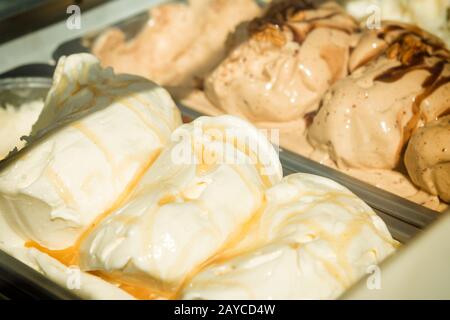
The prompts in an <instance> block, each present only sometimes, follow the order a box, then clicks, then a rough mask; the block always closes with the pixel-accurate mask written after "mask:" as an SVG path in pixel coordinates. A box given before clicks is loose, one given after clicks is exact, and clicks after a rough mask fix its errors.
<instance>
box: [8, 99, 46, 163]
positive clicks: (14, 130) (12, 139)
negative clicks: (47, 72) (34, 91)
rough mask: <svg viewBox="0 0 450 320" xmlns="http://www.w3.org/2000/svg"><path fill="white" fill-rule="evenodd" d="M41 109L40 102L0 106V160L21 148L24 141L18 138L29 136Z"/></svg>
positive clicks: (42, 103)
mask: <svg viewBox="0 0 450 320" xmlns="http://www.w3.org/2000/svg"><path fill="white" fill-rule="evenodd" d="M43 107H44V102H43V101H40V100H34V101H30V102H26V103H24V104H22V105H20V106H13V105H11V104H6V105H5V106H4V107H1V106H0V160H2V159H4V158H6V156H7V155H8V154H9V153H10V152H11V151H13V150H14V149H15V148H17V149H22V148H23V146H24V145H25V141H24V140H21V139H20V138H22V137H23V136H27V135H29V134H30V132H31V128H32V126H33V124H34V123H35V122H36V121H37V119H38V117H39V115H40V113H41V111H42V108H43Z"/></svg>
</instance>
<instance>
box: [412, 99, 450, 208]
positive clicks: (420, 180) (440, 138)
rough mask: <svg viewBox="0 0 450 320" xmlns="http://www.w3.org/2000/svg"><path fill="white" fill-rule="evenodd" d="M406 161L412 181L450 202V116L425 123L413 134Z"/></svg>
mask: <svg viewBox="0 0 450 320" xmlns="http://www.w3.org/2000/svg"><path fill="white" fill-rule="evenodd" d="M449 111H450V108H449ZM405 165H406V169H407V170H408V173H409V176H410V177H411V180H412V181H414V183H415V184H417V185H418V186H420V187H421V188H423V189H424V190H427V191H428V192H429V193H431V194H434V195H438V196H439V197H440V198H441V199H442V200H444V201H446V202H450V116H445V117H442V118H440V119H439V120H436V121H433V122H430V123H427V124H426V125H425V126H424V127H421V128H419V129H418V130H417V131H416V132H415V133H414V134H413V136H412V138H411V140H410V141H409V143H408V148H407V149H406V153H405Z"/></svg>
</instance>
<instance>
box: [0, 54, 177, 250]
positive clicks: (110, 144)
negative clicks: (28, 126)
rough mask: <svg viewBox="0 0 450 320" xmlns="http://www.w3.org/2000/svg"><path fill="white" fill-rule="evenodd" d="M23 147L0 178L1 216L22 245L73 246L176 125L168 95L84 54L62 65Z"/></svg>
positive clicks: (116, 199)
mask: <svg viewBox="0 0 450 320" xmlns="http://www.w3.org/2000/svg"><path fill="white" fill-rule="evenodd" d="M53 80H54V82H53V86H52V88H51V89H50V91H49V94H48V96H47V99H46V101H45V106H44V109H43V111H42V113H41V115H40V117H39V119H38V121H37V122H36V124H35V125H34V126H33V129H32V133H31V135H30V137H28V139H27V140H28V142H27V146H26V147H25V149H23V150H22V151H21V152H19V153H16V154H15V155H14V156H12V157H10V158H8V162H6V163H3V164H2V170H1V171H0V210H1V212H2V213H3V214H4V215H5V219H6V221H7V222H8V223H9V224H11V226H12V228H13V229H14V230H15V231H16V232H17V233H19V234H20V235H21V236H22V237H23V238H24V239H28V240H31V241H33V242H34V243H35V244H36V245H40V246H43V247H45V248H48V249H54V250H55V249H64V248H67V247H70V246H72V245H74V243H75V242H76V240H77V239H78V238H79V237H80V236H81V235H82V233H83V232H84V231H85V230H87V229H88V228H89V226H90V225H91V224H92V223H93V222H95V220H96V219H97V218H98V217H99V216H101V215H102V214H105V213H107V212H108V211H109V210H112V209H113V208H114V207H115V206H116V205H117V204H118V203H120V202H121V201H122V200H123V198H124V197H126V195H127V193H128V192H129V191H130V189H131V188H132V187H133V185H134V184H135V182H136V180H137V179H138V178H139V177H140V175H141V174H142V173H143V172H145V170H147V169H148V167H149V166H150V165H151V164H152V163H153V161H154V160H155V159H156V157H157V156H158V155H159V153H160V151H161V149H162V147H163V146H164V145H165V144H166V143H167V142H168V140H169V138H170V134H171V133H172V131H173V130H174V129H175V128H176V127H177V126H178V125H180V124H181V117H180V114H179V112H178V109H177V108H176V106H175V104H174V102H173V101H172V99H171V98H170V96H169V94H168V93H167V92H166V91H165V90H164V89H162V88H159V87H158V86H156V85H155V84H154V83H152V82H150V81H148V80H146V79H144V78H140V77H137V76H130V75H115V74H114V73H113V72H112V70H111V69H102V68H101V67H100V63H99V61H98V60H97V59H96V58H95V57H94V56H92V55H89V54H77V55H72V56H69V57H63V58H61V59H60V61H59V63H58V66H57V68H56V71H55V75H54V79H53Z"/></svg>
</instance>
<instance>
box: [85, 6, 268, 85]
mask: <svg viewBox="0 0 450 320" xmlns="http://www.w3.org/2000/svg"><path fill="white" fill-rule="evenodd" d="M260 10H261V9H260V8H259V7H258V5H257V4H256V2H255V1H254V0H233V1H229V0H191V1H189V3H169V4H163V5H160V6H157V7H155V8H153V9H151V10H150V19H149V20H148V22H147V24H146V25H145V26H144V27H143V29H142V30H141V31H140V32H139V34H137V35H136V36H135V37H134V38H133V39H131V40H127V39H125V35H124V34H123V33H122V32H121V31H120V30H118V29H112V30H109V31H107V32H105V33H104V34H103V35H101V36H100V38H99V39H98V40H96V42H95V44H94V46H93V48H92V52H93V53H94V54H95V55H96V56H97V57H98V58H99V59H100V60H101V62H102V64H103V65H104V66H112V67H113V68H114V70H115V71H116V72H124V73H132V74H137V75H141V76H144V77H146V78H149V79H151V80H153V81H156V82H157V83H159V84H161V85H165V86H190V87H192V86H196V85H197V84H198V82H199V79H200V78H201V77H202V76H203V75H204V74H205V73H206V72H208V71H209V70H211V69H212V68H213V67H214V66H215V65H216V64H217V63H218V62H219V61H221V60H222V59H223V57H224V55H225V52H224V49H225V42H226V39H227V36H228V34H229V33H230V32H232V31H233V30H234V28H235V27H236V26H237V25H238V24H240V23H241V22H243V21H246V20H250V19H252V18H254V17H255V16H257V15H258V14H259V13H260Z"/></svg>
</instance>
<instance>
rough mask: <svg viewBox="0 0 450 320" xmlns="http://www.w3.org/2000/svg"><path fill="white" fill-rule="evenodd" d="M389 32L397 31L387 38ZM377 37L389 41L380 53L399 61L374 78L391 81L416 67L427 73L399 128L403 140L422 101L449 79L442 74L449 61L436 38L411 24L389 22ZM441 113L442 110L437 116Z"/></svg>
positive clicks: (417, 116)
mask: <svg viewBox="0 0 450 320" xmlns="http://www.w3.org/2000/svg"><path fill="white" fill-rule="evenodd" d="M392 32H399V34H398V35H397V36H396V37H395V38H394V40H393V41H391V42H390V41H388V40H387V37H388V36H389V35H391V33H392ZM378 38H379V39H381V40H384V41H386V42H390V43H389V47H388V48H387V49H386V50H385V51H384V52H383V54H384V55H386V56H387V57H388V58H390V59H397V60H398V61H399V62H400V63H401V64H400V66H397V67H393V68H391V69H388V70H386V71H384V72H383V73H382V74H380V75H378V76H377V77H375V79H374V80H375V81H380V82H385V83H393V82H395V81H397V80H399V79H401V78H402V77H404V76H405V75H406V74H408V73H410V72H412V71H416V70H424V71H427V72H428V73H429V74H430V75H429V76H428V77H427V78H426V79H425V80H424V81H423V83H422V88H423V91H422V92H421V93H420V94H419V95H418V96H416V97H415V99H414V102H413V105H412V112H413V116H412V118H411V119H410V121H409V122H408V123H407V125H406V127H405V130H404V132H403V139H404V140H403V141H407V140H409V138H410V137H411V135H412V133H413V131H414V130H415V128H416V127H417V124H418V123H419V121H420V120H421V119H423V117H424V115H423V114H422V112H421V109H420V106H421V104H422V102H423V101H424V100H425V99H427V98H428V97H429V96H431V95H432V94H433V93H434V92H435V91H437V90H438V89H439V88H440V87H442V86H444V85H446V84H448V83H449V82H450V77H449V76H446V77H445V76H443V72H444V70H445V67H446V65H449V64H450V53H449V51H448V50H447V49H446V48H445V45H444V44H443V43H441V42H440V41H439V40H438V39H435V38H433V37H432V36H430V35H428V34H427V33H426V32H425V31H422V30H421V29H419V28H417V27H415V26H409V25H405V26H400V25H389V26H387V27H386V28H385V29H384V30H383V31H382V32H381V33H380V34H378ZM445 113H446V111H445V112H443V113H441V114H440V115H438V117H440V116H442V115H443V114H445ZM433 120H434V119H433Z"/></svg>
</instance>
